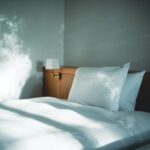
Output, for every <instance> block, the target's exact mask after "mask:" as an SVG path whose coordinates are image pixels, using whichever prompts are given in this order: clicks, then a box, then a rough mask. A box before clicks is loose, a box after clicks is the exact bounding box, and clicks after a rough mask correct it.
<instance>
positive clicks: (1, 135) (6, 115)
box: [0, 97, 150, 150]
mask: <svg viewBox="0 0 150 150" xmlns="http://www.w3.org/2000/svg"><path fill="white" fill-rule="evenodd" d="M148 141H150V113H146V112H135V111H134V112H125V111H118V112H115V111H109V110H106V109H103V108H100V107H92V106H84V105H80V104H77V103H73V102H69V101H67V102H66V101H61V100H59V99H56V98H51V97H41V98H34V99H26V100H13V101H7V102H3V103H0V150H50V149H52V150H59V149H62V150H70V149H71V150H80V149H104V150H105V149H106V150H109V149H111V150H113V149H114V150H117V149H127V148H128V149H129V148H133V147H134V148H136V147H138V146H139V145H140V144H141V145H142V144H145V143H147V142H148Z"/></svg>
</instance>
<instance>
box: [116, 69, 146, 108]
mask: <svg viewBox="0 0 150 150" xmlns="http://www.w3.org/2000/svg"><path fill="white" fill-rule="evenodd" d="M144 73H145V71H142V72H138V73H131V74H128V76H127V79H126V81H125V84H124V87H123V90H122V93H121V95H120V106H119V109H120V110H124V111H134V109H135V104H136V99H137V96H138V93H139V89H140V86H141V83H142V80H143V76H144Z"/></svg>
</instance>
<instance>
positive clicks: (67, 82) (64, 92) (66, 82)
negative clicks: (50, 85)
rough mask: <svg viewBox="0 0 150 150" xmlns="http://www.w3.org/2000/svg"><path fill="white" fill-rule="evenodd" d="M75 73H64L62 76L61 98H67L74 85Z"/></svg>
mask: <svg viewBox="0 0 150 150" xmlns="http://www.w3.org/2000/svg"><path fill="white" fill-rule="evenodd" d="M73 78H74V75H71V74H63V73H62V78H61V98H62V99H67V98H68V95H69V92H70V88H71V86H72V82H73Z"/></svg>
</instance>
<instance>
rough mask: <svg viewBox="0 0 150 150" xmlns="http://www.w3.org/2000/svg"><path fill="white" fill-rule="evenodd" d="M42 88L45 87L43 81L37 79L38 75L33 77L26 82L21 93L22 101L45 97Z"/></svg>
mask: <svg viewBox="0 0 150 150" xmlns="http://www.w3.org/2000/svg"><path fill="white" fill-rule="evenodd" d="M42 87H43V82H42V79H39V78H37V77H36V75H33V76H31V77H30V78H29V79H28V80H27V81H26V84H25V85H24V87H23V89H22V91H21V94H20V99H24V98H33V97H41V96H42V95H43V92H42ZM29 89H32V91H29ZM27 93H28V95H27Z"/></svg>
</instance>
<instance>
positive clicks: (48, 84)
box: [44, 71, 60, 98]
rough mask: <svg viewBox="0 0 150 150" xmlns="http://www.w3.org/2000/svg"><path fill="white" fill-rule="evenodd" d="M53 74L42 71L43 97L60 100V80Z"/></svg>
mask: <svg viewBox="0 0 150 150" xmlns="http://www.w3.org/2000/svg"><path fill="white" fill-rule="evenodd" d="M53 74H54V73H53V72H48V71H44V96H52V97H57V98H60V80H59V79H58V78H56V77H54V76H53Z"/></svg>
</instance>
